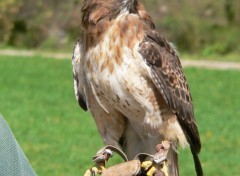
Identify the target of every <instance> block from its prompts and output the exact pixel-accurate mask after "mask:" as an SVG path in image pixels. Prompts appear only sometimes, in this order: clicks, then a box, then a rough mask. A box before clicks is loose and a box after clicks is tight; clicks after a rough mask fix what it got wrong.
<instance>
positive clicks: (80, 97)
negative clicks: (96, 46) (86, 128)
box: [72, 40, 88, 111]
mask: <svg viewBox="0 0 240 176" xmlns="http://www.w3.org/2000/svg"><path fill="white" fill-rule="evenodd" d="M81 47H82V43H81V41H80V40H79V41H78V42H77V43H76V45H75V47H74V50H73V56H72V66H73V81H74V93H75V97H76V99H77V101H78V104H79V105H80V107H81V108H82V109H83V110H84V111H87V109H88V108H87V102H86V97H85V87H84V75H83V74H84V72H83V70H81V59H82V58H81Z"/></svg>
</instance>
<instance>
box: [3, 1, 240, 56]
mask: <svg viewBox="0 0 240 176" xmlns="http://www.w3.org/2000/svg"><path fill="white" fill-rule="evenodd" d="M81 2H82V1H81V0H68V1H67V3H66V2H65V1H59V0H37V1H36V0H2V1H1V2H0V43H1V45H0V46H1V47H6V46H11V47H19V48H31V49H35V48H38V49H39V48H41V49H47V50H53V49H61V50H64V49H67V50H68V49H70V48H72V43H73V41H75V40H76V39H77V38H78V36H79V33H80V30H81V28H80V19H81V17H80V9H81ZM143 2H144V4H145V6H146V8H147V10H148V12H149V13H150V14H151V16H152V18H153V19H154V22H155V23H156V26H157V29H158V31H159V32H161V33H162V34H163V35H164V36H165V37H166V38H167V39H168V40H170V41H172V42H174V43H175V44H176V45H177V47H178V48H179V50H180V51H181V52H187V53H197V54H198V55H202V56H209V55H214V54H219V55H227V54H233V53H235V54H239V53H240V32H239V30H240V1H238V0H219V1H211V0H202V1H195V0H143ZM67 50H66V51H67Z"/></svg>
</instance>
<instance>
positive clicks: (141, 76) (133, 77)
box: [72, 0, 203, 176]
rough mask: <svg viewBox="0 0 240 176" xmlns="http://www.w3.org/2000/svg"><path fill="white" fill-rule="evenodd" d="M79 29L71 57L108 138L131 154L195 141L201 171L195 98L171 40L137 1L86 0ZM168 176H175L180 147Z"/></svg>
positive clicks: (80, 88)
mask: <svg viewBox="0 0 240 176" xmlns="http://www.w3.org/2000/svg"><path fill="white" fill-rule="evenodd" d="M81 12H82V20H81V26H82V34H81V37H80V40H79V41H78V42H77V44H76V46H75V48H74V53H73V57H72V64H73V77H74V88H75V95H76V98H77V101H78V103H79V105H80V106H81V108H82V109H83V110H90V111H91V113H92V116H93V118H94V120H95V122H96V125H97V128H98V130H99V133H100V134H101V137H102V139H103V141H104V143H105V144H106V145H112V146H116V147H121V148H122V149H123V151H124V152H125V153H126V154H127V156H128V157H129V158H130V159H131V158H134V156H135V155H137V154H138V153H142V152H145V153H150V154H153V153H155V146H156V145H157V144H159V143H161V142H162V141H163V140H168V141H170V142H172V143H173V144H174V145H175V146H177V145H178V144H180V146H182V147H186V146H190V149H191V152H192V155H193V159H194V163H195V169H196V173H197V175H198V176H202V175H203V171H202V167H201V164H200V161H199V158H198V154H199V152H200V149H201V142H200V137H199V132H198V128H197V125H196V121H195V117H194V111H193V104H192V98H191V95H190V92H189V87H188V83H187V81H186V78H185V76H184V74H183V69H182V66H181V63H180V61H179V57H178V54H177V52H176V51H175V49H174V47H173V46H172V45H171V44H170V43H169V42H168V41H167V40H166V39H165V38H163V37H162V36H161V34H159V33H158V32H157V31H156V29H155V25H154V23H153V21H152V19H151V17H150V16H149V15H148V13H147V12H146V10H145V8H144V6H143V4H142V2H140V0H84V2H83V7H82V10H81ZM169 153H170V154H169V155H168V161H169V165H168V168H169V175H171V176H178V175H179V171H178V156H177V151H176V150H171V151H169Z"/></svg>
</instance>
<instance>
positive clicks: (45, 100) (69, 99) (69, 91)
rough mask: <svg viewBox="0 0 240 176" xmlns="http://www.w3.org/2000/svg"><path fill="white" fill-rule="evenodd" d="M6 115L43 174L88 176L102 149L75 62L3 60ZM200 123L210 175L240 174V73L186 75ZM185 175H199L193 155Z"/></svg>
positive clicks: (1, 93)
mask: <svg viewBox="0 0 240 176" xmlns="http://www.w3.org/2000/svg"><path fill="white" fill-rule="evenodd" d="M0 73H1V76H0V113H2V115H3V116H4V117H5V119H6V120H7V122H8V123H9V125H10V126H11V128H12V130H13V132H14V134H15V136H16V138H17V140H18V141H19V143H20V145H21V147H22V148H23V150H24V152H25V153H26V155H27V157H28V158H29V160H30V162H31V164H32V166H33V168H34V169H35V170H36V172H37V173H38V174H39V175H51V176H62V175H69V176H74V175H76V176H77V175H83V172H84V170H85V169H86V168H88V167H90V166H91V164H92V163H91V157H92V156H93V155H94V154H95V152H96V151H97V150H98V149H99V148H100V147H101V146H102V142H101V139H100V137H99V135H98V133H97V130H96V127H95V125H94V122H93V120H92V118H91V117H90V114H89V113H85V112H83V111H81V110H80V108H79V107H78V105H77V103H76V101H75V97H74V94H73V86H72V73H71V62H70V60H53V59H48V58H40V57H34V58H16V57H4V56H0ZM185 73H186V75H187V78H188V81H189V84H190V88H191V91H192V95H193V98H194V105H195V113H196V117H197V121H198V124H199V130H200V133H201V138H202V145H203V149H202V152H201V155H200V158H201V161H202V164H203V168H204V171H205V175H211V176H219V175H231V176H237V175H239V168H240V162H239V161H240V160H239V156H240V150H239V148H240V138H239V134H240V121H239V116H240V108H239V104H240V99H239V97H240V91H239V86H240V76H239V74H240V72H238V71H214V70H203V69H194V68H189V69H186V70H185ZM180 165H181V166H180V169H181V173H182V175H194V174H193V173H194V169H193V163H192V158H191V155H190V152H189V150H186V151H182V150H181V151H180Z"/></svg>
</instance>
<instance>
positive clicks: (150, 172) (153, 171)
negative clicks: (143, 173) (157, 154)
mask: <svg viewBox="0 0 240 176" xmlns="http://www.w3.org/2000/svg"><path fill="white" fill-rule="evenodd" d="M156 170H157V168H156V167H155V166H152V167H151V169H150V170H149V171H148V172H147V176H153V174H154V173H155V172H156Z"/></svg>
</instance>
